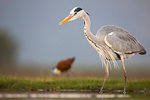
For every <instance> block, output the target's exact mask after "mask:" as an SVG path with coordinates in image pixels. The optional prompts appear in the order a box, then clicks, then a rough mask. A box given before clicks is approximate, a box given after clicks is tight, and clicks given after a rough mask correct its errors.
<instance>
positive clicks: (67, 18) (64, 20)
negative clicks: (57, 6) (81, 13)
mask: <svg viewBox="0 0 150 100" xmlns="http://www.w3.org/2000/svg"><path fill="white" fill-rule="evenodd" d="M71 18H72V16H67V17H66V18H65V19H63V20H62V21H61V22H60V23H59V25H62V24H64V23H66V22H67V21H69V20H70V19H71Z"/></svg>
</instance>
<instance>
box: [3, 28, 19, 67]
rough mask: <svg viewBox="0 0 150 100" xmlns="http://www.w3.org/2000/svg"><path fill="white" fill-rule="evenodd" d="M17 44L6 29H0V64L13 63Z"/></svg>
mask: <svg viewBox="0 0 150 100" xmlns="http://www.w3.org/2000/svg"><path fill="white" fill-rule="evenodd" d="M16 53H17V45H16V41H15V39H14V38H13V37H12V36H11V35H10V34H9V32H8V31H7V30H4V29H0V65H4V64H8V63H13V62H15V59H16Z"/></svg>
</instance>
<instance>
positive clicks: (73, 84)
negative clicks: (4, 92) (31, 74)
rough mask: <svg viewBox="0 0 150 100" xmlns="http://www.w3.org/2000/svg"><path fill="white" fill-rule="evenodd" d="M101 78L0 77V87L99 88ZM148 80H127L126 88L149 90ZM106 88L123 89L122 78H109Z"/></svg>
mask: <svg viewBox="0 0 150 100" xmlns="http://www.w3.org/2000/svg"><path fill="white" fill-rule="evenodd" d="M102 83H103V79H99V78H58V77H51V78H46V79H31V78H15V77H4V76H1V77H0V89H10V90H11V89H12V90H13V89H17V90H32V89H35V90H36V89H52V90H61V89H75V90H81V89H82V90H94V89H99V88H100V87H101V85H102ZM149 84H150V80H128V81H127V90H145V91H147V90H150V85H149ZM104 89H107V90H113V89H115V90H116V89H121V90H122V89H123V80H120V79H109V80H108V81H107V84H106V85H105V88H104Z"/></svg>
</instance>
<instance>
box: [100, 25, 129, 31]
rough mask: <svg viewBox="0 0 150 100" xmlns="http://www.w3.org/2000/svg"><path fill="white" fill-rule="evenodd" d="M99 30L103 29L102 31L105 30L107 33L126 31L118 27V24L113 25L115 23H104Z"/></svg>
mask: <svg viewBox="0 0 150 100" xmlns="http://www.w3.org/2000/svg"><path fill="white" fill-rule="evenodd" d="M99 31H103V32H107V33H111V32H115V31H117V32H126V33H128V31H127V30H125V29H123V28H121V27H118V26H115V25H105V26H102V27H101V28H100V29H99Z"/></svg>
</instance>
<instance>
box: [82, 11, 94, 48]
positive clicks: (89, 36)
mask: <svg viewBox="0 0 150 100" xmlns="http://www.w3.org/2000/svg"><path fill="white" fill-rule="evenodd" d="M82 19H83V21H84V35H85V37H86V38H87V40H88V41H89V42H90V43H92V44H94V45H95V46H96V43H95V40H96V37H95V36H94V35H93V34H92V32H91V30H90V26H91V22H90V18H89V16H88V15H87V14H86V12H84V16H83V17H82Z"/></svg>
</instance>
